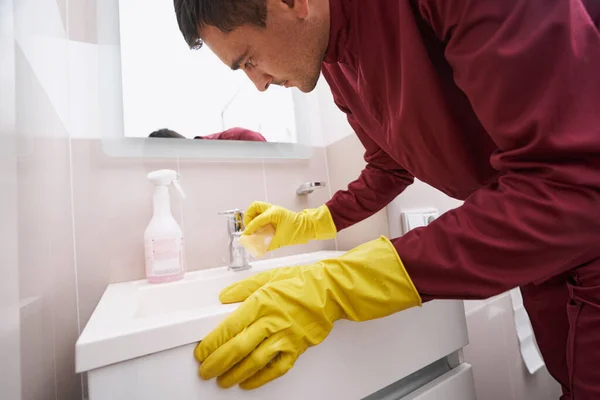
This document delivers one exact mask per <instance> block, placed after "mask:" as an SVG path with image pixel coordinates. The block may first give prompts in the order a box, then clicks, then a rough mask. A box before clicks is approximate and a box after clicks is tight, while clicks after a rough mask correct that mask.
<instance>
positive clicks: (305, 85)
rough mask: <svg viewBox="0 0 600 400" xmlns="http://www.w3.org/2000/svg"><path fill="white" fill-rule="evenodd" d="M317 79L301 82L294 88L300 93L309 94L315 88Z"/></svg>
mask: <svg viewBox="0 0 600 400" xmlns="http://www.w3.org/2000/svg"><path fill="white" fill-rule="evenodd" d="M318 80H319V78H318V77H317V79H313V80H311V81H310V82H302V84H301V85H298V86H295V87H296V88H297V89H298V90H299V91H301V92H302V93H310V92H312V91H313V90H315V88H316V87H317V82H318Z"/></svg>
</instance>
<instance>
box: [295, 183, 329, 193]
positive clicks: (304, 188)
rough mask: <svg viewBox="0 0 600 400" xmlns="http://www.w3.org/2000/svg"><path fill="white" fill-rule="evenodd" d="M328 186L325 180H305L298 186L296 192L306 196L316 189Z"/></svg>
mask: <svg viewBox="0 0 600 400" xmlns="http://www.w3.org/2000/svg"><path fill="white" fill-rule="evenodd" d="M324 187H327V183H325V182H305V183H303V184H301V185H300V186H298V189H296V194H297V195H298V196H306V195H307V194H311V193H312V192H314V191H315V190H316V189H320V188H324Z"/></svg>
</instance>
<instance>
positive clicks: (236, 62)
mask: <svg viewBox="0 0 600 400" xmlns="http://www.w3.org/2000/svg"><path fill="white" fill-rule="evenodd" d="M249 52H250V49H246V51H244V54H242V55H241V56H239V57H238V58H236V59H235V60H233V62H232V63H231V69H232V70H233V71H236V70H238V69H240V63H241V62H242V61H244V58H246V57H247V56H248V53H249Z"/></svg>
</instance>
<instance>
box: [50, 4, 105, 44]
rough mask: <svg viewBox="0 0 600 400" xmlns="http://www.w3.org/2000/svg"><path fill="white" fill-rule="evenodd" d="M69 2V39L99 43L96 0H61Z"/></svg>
mask: <svg viewBox="0 0 600 400" xmlns="http://www.w3.org/2000/svg"><path fill="white" fill-rule="evenodd" d="M59 1H63V2H67V1H68V3H69V15H68V16H67V18H68V21H69V39H70V40H75V41H78V42H88V43H98V30H97V20H98V18H97V14H96V0H59ZM105 1H106V0H105Z"/></svg>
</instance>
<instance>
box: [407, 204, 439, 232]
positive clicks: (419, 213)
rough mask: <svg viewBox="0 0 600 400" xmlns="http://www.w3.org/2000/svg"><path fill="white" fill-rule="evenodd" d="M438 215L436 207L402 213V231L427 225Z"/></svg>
mask: <svg viewBox="0 0 600 400" xmlns="http://www.w3.org/2000/svg"><path fill="white" fill-rule="evenodd" d="M438 216H439V213H438V211H437V210H436V209H423V210H411V211H406V212H403V213H402V228H403V231H404V233H406V232H408V231H410V230H411V229H415V228H420V227H422V226H427V225H429V224H430V223H432V222H433V221H435V219H436V218H437V217H438Z"/></svg>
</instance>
